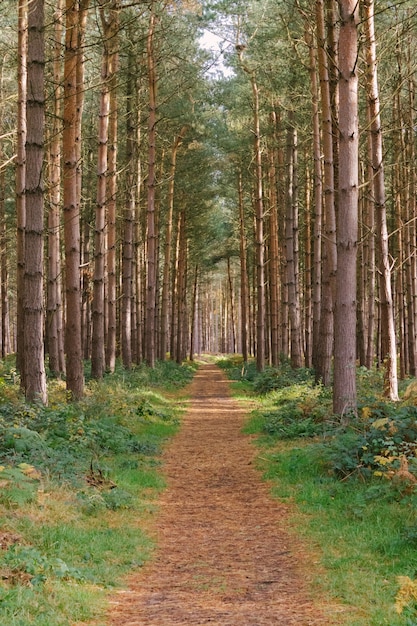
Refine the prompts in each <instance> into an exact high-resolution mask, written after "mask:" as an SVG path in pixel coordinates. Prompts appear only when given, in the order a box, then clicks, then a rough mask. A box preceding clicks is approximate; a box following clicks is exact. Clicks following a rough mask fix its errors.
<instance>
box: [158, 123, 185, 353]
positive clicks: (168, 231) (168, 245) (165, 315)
mask: <svg viewBox="0 0 417 626" xmlns="http://www.w3.org/2000/svg"><path fill="white" fill-rule="evenodd" d="M186 130H187V127H186V126H183V128H182V129H181V131H180V133H179V134H178V136H177V137H176V139H175V141H174V144H173V146H172V150H171V167H170V173H169V186H168V216H167V219H166V228H165V249H164V270H163V272H164V273H163V279H162V306H161V340H160V347H159V358H160V359H161V361H163V360H165V358H166V352H167V344H168V326H169V324H168V320H169V287H170V284H171V281H170V267H171V256H172V222H173V214H174V190H175V171H176V164H177V153H178V149H179V147H180V145H181V143H182V141H183V139H184V135H185V133H186Z"/></svg>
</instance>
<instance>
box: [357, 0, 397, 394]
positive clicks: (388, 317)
mask: <svg viewBox="0 0 417 626" xmlns="http://www.w3.org/2000/svg"><path fill="white" fill-rule="evenodd" d="M374 10H375V6H374V0H364V2H363V13H364V21H363V25H364V33H365V37H366V63H367V90H368V107H369V113H370V115H369V117H370V120H371V125H370V133H371V149H372V171H373V179H372V184H371V191H372V192H373V197H374V202H375V211H376V225H377V236H378V245H379V275H380V281H379V293H380V301H381V304H380V306H381V333H382V338H381V341H382V346H383V352H382V358H383V360H384V364H385V374H384V392H385V395H387V396H388V397H389V398H390V399H391V400H398V381H397V350H396V333H395V321H394V305H393V298H392V288H391V265H390V257H389V248H388V229H387V214H386V206H385V178H384V164H383V145H382V129H381V115H380V102H379V90H378V76H377V66H376V63H377V61H376V41H375V29H374Z"/></svg>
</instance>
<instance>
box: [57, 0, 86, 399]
mask: <svg viewBox="0 0 417 626" xmlns="http://www.w3.org/2000/svg"><path fill="white" fill-rule="evenodd" d="M65 15H66V20H65V29H66V31H65V60H64V111H63V120H64V130H63V148H62V158H63V163H64V189H63V196H64V197H63V205H64V239H65V292H66V325H65V352H66V358H67V361H66V365H67V366H66V371H67V376H66V384H67V389H68V391H69V392H70V393H71V395H72V397H73V398H74V399H75V400H77V399H79V398H81V397H82V395H83V393H84V369H83V359H82V356H83V355H82V341H81V288H80V281H81V272H80V206H79V185H78V176H79V172H78V167H79V163H78V157H79V153H78V148H77V145H79V141H80V138H79V136H78V135H79V133H78V131H79V127H78V124H77V120H78V119H79V115H78V112H79V97H78V85H77V66H78V64H79V62H80V60H81V59H80V52H79V29H80V23H79V17H80V15H79V2H78V0H66V3H65Z"/></svg>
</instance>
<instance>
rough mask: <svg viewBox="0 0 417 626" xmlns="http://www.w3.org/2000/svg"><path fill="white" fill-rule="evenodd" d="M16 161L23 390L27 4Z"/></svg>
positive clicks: (22, 6)
mask: <svg viewBox="0 0 417 626" xmlns="http://www.w3.org/2000/svg"><path fill="white" fill-rule="evenodd" d="M18 15H19V17H18V69H17V88H18V95H17V158H16V226H17V228H16V256H17V277H16V281H17V337H16V340H17V341H16V342H17V355H16V361H17V362H16V364H17V368H18V370H19V372H20V382H21V386H22V388H24V386H25V383H24V378H25V366H24V328H25V319H24V310H23V294H24V287H23V281H24V270H25V228H26V198H25V187H26V97H27V34H28V33H27V0H19V6H18Z"/></svg>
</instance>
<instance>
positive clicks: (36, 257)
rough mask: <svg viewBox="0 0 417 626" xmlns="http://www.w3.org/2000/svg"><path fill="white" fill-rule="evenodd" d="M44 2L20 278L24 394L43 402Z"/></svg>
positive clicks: (33, 42)
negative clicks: (21, 287) (22, 268)
mask: <svg viewBox="0 0 417 626" xmlns="http://www.w3.org/2000/svg"><path fill="white" fill-rule="evenodd" d="M44 66H45V43H44V2H43V0H32V2H31V3H30V6H29V10H28V65H27V78H28V86H29V88H28V92H27V101H26V120H27V136H26V188H25V194H26V231H25V273H24V318H25V333H24V347H25V377H24V382H25V394H26V398H27V399H28V400H30V401H31V400H35V399H40V400H41V401H42V402H43V403H44V404H46V402H47V390H46V374H45V357H44V308H43V244H44V224H43V217H44V186H43V176H42V168H43V159H44V127H45V77H44Z"/></svg>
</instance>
